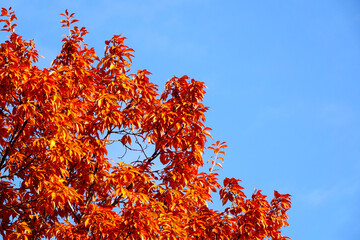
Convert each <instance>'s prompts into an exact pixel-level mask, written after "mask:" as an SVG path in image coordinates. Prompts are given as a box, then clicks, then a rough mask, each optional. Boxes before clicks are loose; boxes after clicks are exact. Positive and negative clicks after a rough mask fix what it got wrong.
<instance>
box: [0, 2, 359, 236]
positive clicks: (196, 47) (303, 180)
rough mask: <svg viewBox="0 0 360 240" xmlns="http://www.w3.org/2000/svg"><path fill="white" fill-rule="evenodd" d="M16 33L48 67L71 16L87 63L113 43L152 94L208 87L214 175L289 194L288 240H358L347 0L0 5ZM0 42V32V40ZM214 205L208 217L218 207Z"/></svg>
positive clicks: (353, 61) (354, 36)
mask: <svg viewBox="0 0 360 240" xmlns="http://www.w3.org/2000/svg"><path fill="white" fill-rule="evenodd" d="M1 5H2V7H8V6H10V5H12V6H13V8H14V10H15V11H16V14H17V16H18V18H19V21H18V25H19V26H18V28H17V30H16V32H17V33H19V34H21V35H23V36H24V37H25V38H26V39H34V40H35V43H36V46H37V48H38V50H40V51H41V53H40V54H41V55H43V56H45V59H41V61H40V66H43V67H47V66H49V64H50V62H51V61H52V59H53V58H54V57H55V56H56V54H57V53H58V52H59V50H60V47H61V42H60V41H61V38H62V34H63V33H66V31H65V29H61V28H60V23H59V21H60V19H61V17H60V15H59V14H60V13H62V12H64V10H65V9H69V11H70V12H75V13H76V15H75V16H76V18H77V19H79V20H80V22H79V23H78V25H79V26H85V27H86V28H87V29H88V31H89V32H90V34H89V35H88V36H87V38H86V42H87V43H88V44H89V45H90V46H93V47H95V49H96V50H97V51H98V53H99V55H101V54H102V52H103V49H104V41H105V40H107V39H109V38H111V36H112V35H113V34H123V35H124V36H126V37H127V38H128V40H127V44H128V45H129V46H130V47H132V48H134V49H135V51H136V52H135V59H134V69H138V68H141V69H143V68H146V69H148V70H149V71H150V72H152V73H153V75H152V77H151V79H152V81H153V82H155V83H156V84H158V85H159V86H160V88H162V85H163V84H164V83H165V81H166V80H167V79H168V78H171V77H172V76H173V75H177V76H181V75H184V74H186V75H189V76H190V77H193V78H195V79H197V80H200V81H204V82H205V83H206V85H207V86H208V90H207V95H206V101H205V102H206V105H207V106H210V107H211V108H212V111H211V112H209V113H208V114H207V119H208V121H207V123H208V125H209V126H210V127H212V128H213V132H212V135H213V136H214V138H215V139H219V140H221V141H226V142H227V143H228V145H229V148H228V149H227V155H226V162H225V164H224V169H223V170H222V171H221V172H220V174H221V176H222V177H224V176H228V177H236V178H240V179H242V180H243V186H245V187H246V188H247V190H246V193H247V194H249V195H250V193H252V191H253V189H254V187H255V188H257V189H262V190H263V192H264V193H265V194H267V195H269V196H270V197H271V196H272V193H273V190H274V189H276V190H278V191H279V192H281V193H289V194H291V195H292V196H293V207H292V209H291V211H290V212H289V214H290V227H289V228H285V229H284V233H286V234H287V235H288V236H290V237H291V238H292V239H295V240H303V239H306V240H312V239H314V240H315V239H317V240H318V239H327V240H338V239H350V240H351V239H354V240H356V239H360V221H359V214H360V207H359V204H360V93H359V91H360V2H359V1H358V0H316V1H314V0H272V1H269V0H258V1H248V0H247V1H245V0H237V1H236V0H232V1H226V0H224V1H211V0H207V1H205V0H203V1H200V0H153V1H146V0H137V1H134V0H132V1H121V0H112V1H110V0H109V1H85V0H84V1H74V0H71V1H70V0H63V1H42V0H38V1H36V0H33V1H25V0H22V1H19V0H18V1H10V0H5V1H4V0H2V1H1V4H0V6H1ZM0 39H1V41H3V40H4V39H5V34H4V33H2V34H0ZM215 207H218V208H220V205H219V203H215Z"/></svg>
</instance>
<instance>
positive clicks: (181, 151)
mask: <svg viewBox="0 0 360 240" xmlns="http://www.w3.org/2000/svg"><path fill="white" fill-rule="evenodd" d="M61 15H62V16H63V17H64V20H62V21H61V22H62V24H63V25H62V27H65V28H67V29H68V30H69V31H68V35H67V36H65V37H64V38H63V39H62V43H63V45H62V49H61V52H60V54H59V55H58V56H57V57H56V58H55V60H54V61H53V62H52V63H51V66H50V67H49V68H44V69H40V68H39V67H38V66H36V64H35V63H36V62H37V60H38V58H39V54H38V52H37V50H36V49H35V45H34V42H32V41H26V40H24V39H23V38H22V37H21V36H20V35H18V34H16V33H15V31H14V29H15V26H16V24H15V23H14V21H15V20H16V19H17V18H16V16H15V14H14V12H13V11H12V10H11V8H10V9H4V8H3V9H2V11H1V16H2V20H1V22H3V23H4V24H5V26H4V27H3V29H2V30H3V31H5V32H6V33H7V34H8V35H9V36H8V37H9V39H8V40H6V41H4V42H3V43H1V45H0V153H1V155H0V233H1V235H2V237H3V239H286V238H287V237H283V236H282V235H281V228H282V227H283V226H286V225H288V223H287V219H288V216H287V213H286V212H287V210H288V209H289V208H290V195H288V194H284V195H283V194H279V193H278V192H276V191H275V194H274V198H273V199H272V200H271V201H267V200H266V196H264V195H263V194H262V193H261V191H255V192H254V193H253V195H252V196H251V197H249V198H247V197H246V196H245V194H244V193H243V191H242V189H243V188H242V187H241V186H240V185H239V181H240V180H238V179H234V178H225V180H224V181H223V183H222V184H220V183H219V180H218V174H217V173H216V170H217V169H218V168H219V167H221V164H220V162H222V161H223V155H225V153H224V148H225V147H226V145H225V143H220V142H219V141H217V142H215V143H214V144H210V145H209V144H208V143H207V141H208V140H211V137H210V134H209V131H210V130H211V129H210V128H208V127H206V126H205V125H204V123H205V113H206V111H207V110H208V107H205V106H204V105H203V103H202V100H203V97H204V93H205V91H204V89H205V85H204V83H203V82H199V81H196V80H194V79H190V78H189V77H187V76H183V77H180V78H178V77H173V78H172V79H170V80H169V81H168V82H167V83H166V84H165V90H164V91H163V92H162V93H161V94H159V93H158V92H157V91H158V89H157V86H156V85H155V84H154V83H152V82H150V81H149V74H150V72H148V71H147V70H138V71H137V72H136V73H131V72H132V71H130V67H131V58H132V57H133V54H132V53H133V50H132V49H131V48H129V47H127V46H126V45H124V40H125V38H124V37H122V36H121V35H114V36H113V37H112V38H111V39H110V40H107V41H105V52H104V56H103V57H102V58H99V57H98V56H97V55H96V54H95V50H94V49H93V48H89V47H88V46H87V45H86V44H85V43H84V39H83V37H84V36H85V35H86V34H87V31H86V29H85V28H84V27H83V28H79V27H77V26H74V23H75V22H77V20H76V19H74V14H73V13H72V14H69V13H68V12H67V11H65V14H61ZM110 144H118V146H119V147H118V152H117V154H118V156H119V159H114V160H112V159H109V158H107V147H108V146H109V145H110ZM205 151H212V152H213V153H214V154H213V155H214V157H213V158H212V159H210V160H206V159H204V153H205ZM203 166H205V167H206V166H207V167H208V168H209V170H203V169H208V168H207V167H206V168H204V167H203ZM215 193H218V194H219V195H220V199H221V200H222V203H223V204H224V205H225V210H224V211H217V210H214V209H211V208H209V206H208V203H209V202H211V201H212V196H216V195H215Z"/></svg>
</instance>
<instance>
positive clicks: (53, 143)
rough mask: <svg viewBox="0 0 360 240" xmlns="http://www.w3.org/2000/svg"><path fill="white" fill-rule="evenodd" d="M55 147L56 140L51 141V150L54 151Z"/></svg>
mask: <svg viewBox="0 0 360 240" xmlns="http://www.w3.org/2000/svg"><path fill="white" fill-rule="evenodd" d="M54 146H55V141H54V140H51V141H50V149H52V148H53V147H54Z"/></svg>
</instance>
